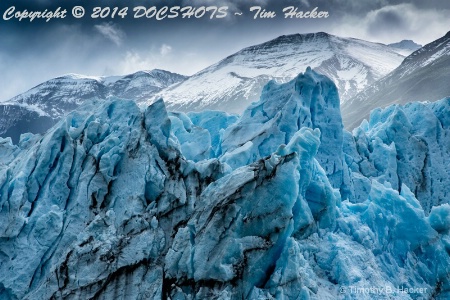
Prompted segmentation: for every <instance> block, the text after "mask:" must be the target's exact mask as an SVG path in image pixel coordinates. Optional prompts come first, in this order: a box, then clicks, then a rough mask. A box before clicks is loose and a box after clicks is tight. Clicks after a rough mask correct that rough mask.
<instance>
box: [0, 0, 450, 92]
mask: <svg viewBox="0 0 450 300" xmlns="http://www.w3.org/2000/svg"><path fill="white" fill-rule="evenodd" d="M75 5H83V6H84V8H85V9H86V11H87V12H88V13H87V14H86V15H85V17H83V18H81V19H76V18H74V17H73V16H72V14H71V10H72V7H73V6H75ZM139 5H144V6H146V7H151V6H157V7H162V6H165V5H167V6H169V7H172V6H175V5H181V6H186V5H191V6H195V7H200V6H202V5H208V6H211V5H215V6H224V5H226V6H228V7H229V16H228V17H227V18H225V19H214V20H209V19H207V18H203V19H182V18H176V19H170V20H169V19H165V20H162V21H155V20H154V19H151V20H148V19H145V18H141V19H133V18H132V14H133V12H132V8H133V7H135V6H139ZM254 5H260V6H262V7H263V8H266V9H268V10H269V9H271V10H274V11H276V12H277V17H276V18H274V19H264V20H253V13H250V12H249V7H251V6H254ZM291 5H293V6H297V7H298V10H299V11H300V10H303V11H307V10H311V9H313V8H314V7H318V8H319V10H322V11H328V13H329V18H327V19H315V20H306V19H290V20H289V19H284V18H283V15H282V8H284V7H286V6H291ZM11 6H15V7H16V10H23V9H27V10H29V11H30V10H33V11H34V10H44V9H48V10H54V9H56V8H57V7H59V6H61V7H62V8H63V9H64V8H66V9H67V10H68V16H67V17H66V18H65V19H63V20H50V21H49V22H45V21H44V20H34V21H33V22H29V21H27V20H23V21H21V22H19V21H17V20H16V19H12V20H9V21H5V20H3V18H0V78H1V80H0V100H7V99H9V98H11V97H13V96H15V95H17V94H19V93H21V92H24V91H26V90H28V89H30V88H32V87H33V86H35V85H37V84H39V83H41V82H43V81H45V80H48V79H50V78H54V77H57V76H60V75H63V74H67V73H78V74H87V75H122V74H127V73H132V72H135V71H138V70H150V69H154V68H160V69H165V70H169V71H172V72H177V73H181V74H184V75H192V74H194V73H195V72H197V71H199V70H201V69H203V68H205V67H207V66H209V65H210V64H213V63H215V62H217V61H219V60H220V59H222V58H224V57H226V56H228V55H230V54H233V53H234V52H236V51H238V50H240V49H242V48H243V47H246V46H250V45H253V44H257V43H262V42H265V41H268V40H270V39H272V38H275V37H277V36H280V35H283V34H291V33H309V32H318V31H325V32H328V33H331V34H336V35H339V36H344V37H355V38H361V39H365V40H369V41H374V42H382V43H392V42H397V41H400V40H402V39H412V40H414V41H415V42H417V43H420V44H427V43H429V42H431V41H433V40H435V39H437V38H439V37H441V36H443V35H445V33H446V32H447V31H449V30H450V18H448V16H449V15H450V1H442V0H427V1H423V0H411V1H402V0H281V1H280V0H276V1H275V0H242V1H239V0H218V1H214V0H181V1H174V0H85V1H75V0H28V1H27V0H1V1H0V13H1V16H3V14H4V12H5V11H6V10H7V9H8V8H9V7H11ZM94 6H102V7H105V6H111V7H115V6H117V7H119V8H121V7H129V8H130V9H129V11H128V13H129V14H128V16H127V17H125V18H124V19H120V18H117V17H116V18H114V19H111V18H109V19H108V18H105V19H92V18H90V16H89V15H90V12H92V8H93V7H94ZM235 12H242V13H243V15H242V16H235V15H234V13H235Z"/></svg>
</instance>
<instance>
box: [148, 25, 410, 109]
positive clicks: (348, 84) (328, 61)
mask: <svg viewBox="0 0 450 300" xmlns="http://www.w3.org/2000/svg"><path fill="white" fill-rule="evenodd" d="M403 58H404V57H403V56H402V55H400V54H398V53H397V52H395V51H394V50H393V49H391V48H390V47H388V46H386V45H384V44H381V43H372V42H368V41H363V40H359V39H353V38H341V37H337V36H334V35H331V34H328V33H324V32H318V33H310V34H293V35H283V36H279V37H277V38H275V39H272V40H270V41H267V42H264V43H261V44H258V45H253V46H249V47H246V48H244V49H242V50H240V51H238V52H236V53H234V54H232V55H229V56H227V57H226V58H224V59H223V60H221V61H219V62H217V63H215V64H213V65H211V66H209V67H207V68H205V69H203V70H201V71H199V72H197V73H196V74H194V75H192V76H191V77H189V78H188V79H187V80H185V81H183V82H180V83H179V84H177V85H173V86H171V87H169V88H166V89H164V90H163V91H161V92H160V93H158V94H157V95H156V97H155V98H154V99H153V100H157V99H158V98H163V99H165V102H166V103H167V105H168V107H169V108H170V109H173V110H180V111H190V110H194V111H199V110H202V109H217V110H225V111H228V112H231V113H241V112H242V109H243V108H244V107H245V106H246V105H248V104H250V103H251V102H253V101H256V100H258V97H259V94H260V92H261V90H262V86H263V85H264V84H265V83H266V82H267V81H269V80H277V81H279V82H286V81H289V80H290V79H292V78H294V77H295V76H296V74H298V73H299V72H301V71H303V70H304V69H306V67H308V66H310V67H312V68H313V69H314V70H315V71H317V72H319V73H321V74H324V75H326V76H328V77H330V78H331V79H332V80H333V81H334V82H335V83H336V84H337V85H338V87H339V89H340V96H341V100H342V101H343V102H345V101H346V99H347V98H349V97H350V96H352V95H353V94H356V92H357V91H360V90H362V89H363V88H364V87H365V86H366V85H368V84H369V83H372V82H375V81H376V80H377V79H379V78H381V77H383V76H384V75H386V74H388V73H389V72H390V71H392V70H393V69H395V68H396V67H397V66H398V65H400V63H401V61H402V60H403ZM216 83H218V84H216ZM150 103H151V101H149V102H148V104H150Z"/></svg>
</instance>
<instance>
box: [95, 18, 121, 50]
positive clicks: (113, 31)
mask: <svg viewBox="0 0 450 300" xmlns="http://www.w3.org/2000/svg"><path fill="white" fill-rule="evenodd" d="M94 28H95V29H96V30H97V31H98V32H99V33H100V34H102V35H103V36H104V37H106V38H107V39H109V40H111V41H112V42H113V43H114V44H116V45H117V46H120V45H122V42H123V39H124V38H125V33H124V32H123V31H122V30H121V29H120V28H119V27H118V26H117V25H116V24H114V23H112V22H109V23H102V24H99V25H94Z"/></svg>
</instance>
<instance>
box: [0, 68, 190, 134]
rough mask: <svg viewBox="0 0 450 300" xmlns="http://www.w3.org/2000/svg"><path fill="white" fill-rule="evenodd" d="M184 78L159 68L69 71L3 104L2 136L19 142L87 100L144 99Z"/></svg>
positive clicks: (1, 109) (44, 128) (40, 130)
mask: <svg viewBox="0 0 450 300" xmlns="http://www.w3.org/2000/svg"><path fill="white" fill-rule="evenodd" d="M185 79H186V77H185V76H183V75H179V74H175V73H171V72H168V71H164V70H158V69H157V70H149V71H139V72H136V73H133V74H129V75H125V76H86V75H80V74H74V73H72V74H66V75H63V76H60V77H57V78H54V79H50V80H48V81H46V82H44V83H42V84H39V85H38V86H36V87H34V88H32V89H30V90H28V91H27V92H25V93H23V94H20V95H18V96H16V97H14V98H12V99H10V100H7V101H5V102H3V103H1V105H0V135H5V136H10V137H12V138H13V140H14V141H18V139H19V136H20V134H21V133H25V132H28V131H32V132H33V133H42V132H44V131H45V130H46V129H48V128H49V127H50V126H51V125H53V124H54V122H55V121H56V120H58V119H59V118H61V117H62V116H64V115H65V114H67V113H68V112H70V111H72V110H74V109H75V108H76V107H78V105H80V104H81V103H83V102H84V101H86V100H88V99H93V98H98V99H106V98H108V97H118V98H124V99H133V100H135V101H137V102H140V101H145V100H147V99H149V98H150V97H152V96H153V95H155V94H156V93H157V92H159V91H161V90H162V89H164V88H166V87H168V86H170V85H172V84H174V83H177V82H179V81H183V80H185ZM42 118H45V121H44V120H43V119H42ZM37 123H38V124H39V126H38V125H37Z"/></svg>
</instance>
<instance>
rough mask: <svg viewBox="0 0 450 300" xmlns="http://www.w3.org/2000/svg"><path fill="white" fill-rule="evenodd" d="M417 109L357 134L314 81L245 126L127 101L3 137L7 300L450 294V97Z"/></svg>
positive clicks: (394, 111) (1, 240) (3, 292)
mask: <svg viewBox="0 0 450 300" xmlns="http://www.w3.org/2000/svg"><path fill="white" fill-rule="evenodd" d="M417 105H419V106H417ZM417 105H416V106H414V105H410V106H405V107H401V106H393V107H392V108H390V109H388V110H385V111H378V112H376V113H374V116H376V118H374V119H373V120H372V121H371V123H368V124H365V125H364V127H361V128H360V131H359V133H358V134H357V135H355V136H352V135H350V133H348V132H345V131H344V130H343V125H342V122H341V115H340V111H339V97H338V92H337V89H336V86H335V85H334V84H333V82H332V81H331V80H330V79H328V78H326V77H325V76H322V75H319V74H317V73H315V72H314V71H312V70H311V69H308V70H307V71H306V72H305V73H304V74H300V75H299V76H297V77H296V78H295V79H294V80H292V81H290V82H288V83H286V84H276V83H273V82H272V83H269V84H268V85H267V86H266V87H265V88H264V89H263V92H262V95H261V99H260V101H259V102H256V103H253V104H252V105H251V106H250V107H248V108H247V109H246V110H245V112H244V113H243V115H242V117H240V118H237V117H234V116H230V115H228V114H226V113H223V112H212V111H205V112H202V113H193V114H189V115H186V114H183V113H168V112H167V111H166V107H165V105H164V102H163V101H157V102H155V103H153V104H152V105H151V106H149V107H148V108H147V109H146V110H145V111H144V112H142V111H141V110H140V109H139V108H138V106H137V105H136V103H135V102H134V101H126V100H109V101H101V102H98V103H84V104H83V105H82V107H80V108H79V109H77V110H76V111H75V112H73V113H70V114H69V115H68V116H67V117H66V118H65V119H64V120H61V121H59V122H58V124H56V125H55V126H54V127H53V128H52V129H51V130H50V131H49V132H48V133H46V134H45V135H44V136H43V137H39V136H33V135H31V134H28V135H25V136H23V138H22V140H21V142H20V143H19V145H12V144H11V143H10V140H1V141H0V147H1V151H0V207H1V210H0V258H1V259H0V296H1V298H2V299H50V298H51V299H63V298H64V299H81V298H82V299H91V298H98V299H112V298H114V299H283V298H284V299H373V294H371V293H355V292H352V291H353V290H354V289H355V288H363V289H364V288H367V289H369V288H373V287H383V288H384V289H383V290H380V291H378V292H379V293H380V294H378V295H380V297H383V298H385V297H395V298H396V299H416V298H418V297H423V298H427V299H430V298H435V299H446V298H448V297H449V296H450V275H449V274H450V255H449V253H450V242H449V241H450V205H449V204H448V197H443V198H442V200H440V201H437V202H427V199H428V197H434V196H435V195H437V193H438V192H439V191H440V193H441V194H445V193H447V194H446V195H448V189H449V185H448V184H446V183H445V182H442V184H439V183H434V184H433V183H431V184H428V183H429V181H427V180H428V179H429V180H431V181H434V180H436V181H440V180H441V179H442V177H440V176H441V175H442V174H444V173H439V175H437V176H435V174H436V172H437V170H438V169H439V170H441V171H442V172H447V174H448V169H449V168H450V167H449V166H448V164H447V165H446V164H442V159H445V158H446V157H447V156H446V155H447V154H448V151H449V145H450V119H449V116H450V114H449V112H450V99H444V100H441V101H439V102H436V103H435V104H431V105H427V106H426V107H422V106H420V104H417ZM416 119H417V120H419V121H420V120H421V122H422V123H420V124H421V125H418V126H417V127H416V126H412V125H411V126H410V125H408V121H409V122H411V123H412V122H413V121H416ZM425 122H429V123H430V124H427V125H433V126H429V127H424V126H422V125H425ZM428 129H429V130H431V131H430V132H426V130H428ZM397 132H400V133H401V135H400V136H401V137H402V138H398V139H396V136H395V133H397ZM422 139H423V140H422ZM425 144H427V145H425ZM427 149H428V150H427ZM380 157H382V158H383V159H385V160H386V161H387V162H388V163H387V164H385V163H384V161H382V160H379V159H380ZM421 161H422V162H423V165H420V162H421ZM416 163H417V164H416ZM422 175H423V177H420V176H422ZM417 176H418V177H417ZM416 178H422V179H424V178H425V179H426V178H428V179H426V180H425V181H422V183H420V186H419V187H418V188H417V186H414V185H411V184H418V183H419V182H417V181H416V180H415V179H416ZM447 179H448V177H447ZM431 190H433V191H431ZM426 191H429V192H430V193H434V194H428V193H427V192H426ZM416 194H417V195H419V199H417V198H416ZM429 195H431V196H429ZM417 288H422V290H421V292H420V293H419V292H418V291H416V290H412V289H417ZM405 291H408V292H405Z"/></svg>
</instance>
